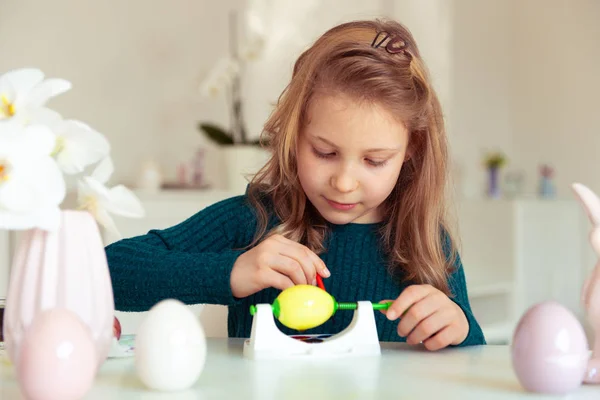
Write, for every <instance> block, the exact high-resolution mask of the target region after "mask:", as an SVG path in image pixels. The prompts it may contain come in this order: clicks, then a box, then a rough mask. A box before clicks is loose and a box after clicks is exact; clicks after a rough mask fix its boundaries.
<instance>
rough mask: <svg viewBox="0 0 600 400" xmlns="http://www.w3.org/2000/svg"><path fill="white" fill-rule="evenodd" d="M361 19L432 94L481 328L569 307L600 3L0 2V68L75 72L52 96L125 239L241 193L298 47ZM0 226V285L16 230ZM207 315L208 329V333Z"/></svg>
mask: <svg viewBox="0 0 600 400" xmlns="http://www.w3.org/2000/svg"><path fill="white" fill-rule="evenodd" d="M374 17H387V18H393V19H396V20H398V21H399V22H402V23H403V24H405V25H407V26H408V27H409V29H410V30H411V31H412V32H413V34H414V36H415V38H416V41H417V43H418V45H419V46H420V49H421V52H422V54H423V56H424V59H425V61H426V62H427V64H428V66H429V69H430V71H431V75H432V77H433V82H434V85H435V87H436V89H437V91H438V94H439V96H440V98H441V101H442V105H443V108H444V112H445V117H446V122H447V129H448V136H449V142H450V150H451V156H452V174H451V175H452V186H451V188H450V189H451V190H450V192H449V193H450V196H451V197H452V200H453V203H454V204H455V211H456V220H457V222H458V228H459V230H458V232H459V234H460V238H461V254H462V256H463V261H464V264H465V269H466V271H467V278H468V282H469V290H470V295H471V298H472V304H473V308H474V310H475V312H476V315H477V317H478V318H479V319H480V321H482V324H484V325H485V331H486V335H487V336H488V339H489V340H490V341H491V342H498V343H506V342H507V341H509V340H510V335H511V332H512V330H513V329H514V324H515V322H516V321H517V320H518V318H519V317H520V316H521V315H522V314H523V312H524V311H525V310H526V309H527V307H529V306H530V305H532V304H534V303H536V302H538V301H542V300H546V299H555V300H558V301H560V302H561V303H562V304H564V305H565V306H567V307H569V308H570V309H571V310H572V311H573V312H575V313H576V314H577V316H578V317H580V318H581V319H582V321H584V319H585V318H584V313H583V310H582V308H581V306H580V304H579V294H580V288H581V285H582V283H583V280H584V278H585V277H586V276H587V274H588V273H589V271H590V269H591V268H592V267H593V265H594V263H595V256H594V255H593V254H592V253H591V250H590V249H589V245H588V242H587V232H588V231H589V229H590V225H589V222H588V221H587V219H586V218H585V215H584V214H583V212H582V211H581V207H580V206H579V204H578V203H576V201H575V199H574V196H573V195H572V192H571V189H570V185H571V183H573V182H581V183H584V184H586V185H588V186H589V187H590V188H592V189H593V190H595V191H598V192H600V178H599V177H598V171H600V157H599V156H600V151H599V149H600V113H599V112H597V110H596V107H598V105H599V101H598V95H599V94H600V73H599V72H598V71H599V69H598V65H599V64H600V45H599V42H600V24H598V20H599V19H600V1H598V0H486V1H480V0H369V1H367V0H362V1H361V0H324V1H316V0H306V1H303V2H299V1H291V0H286V1H283V0H279V1H275V0H245V1H244V0H221V1H218V2H215V1H208V0H171V1H168V2H167V1H155V0H150V1H149V0H128V1H117V0H104V1H102V2H82V1H76V0H54V1H52V2H47V1H42V0H0V54H1V57H0V73H2V72H6V71H8V70H11V69H15V68H20V67H26V66H31V67H37V68H40V69H42V70H43V71H44V72H46V74H47V76H48V77H60V78H64V79H67V80H69V81H71V82H72V83H73V90H72V91H70V92H68V93H67V94H65V95H63V96H60V97H58V98H57V99H55V100H52V103H51V106H52V107H53V108H55V109H56V110H57V111H59V112H61V114H62V115H63V116H65V117H66V118H76V119H80V120H82V121H85V122H87V123H89V124H90V125H91V126H92V127H94V128H95V129H97V130H98V131H100V132H102V133H103V134H105V135H106V136H107V138H108V139H109V141H110V143H111V145H112V156H113V160H114V164H115V173H114V175H113V177H112V179H111V183H112V184H117V183H123V184H126V185H128V186H129V187H131V188H133V189H135V190H136V193H137V194H138V195H139V196H140V198H141V199H142V201H143V202H144V205H145V206H146V209H147V215H148V216H147V218H145V219H144V220H133V221H132V220H119V221H117V222H118V224H119V227H120V228H121V231H122V233H123V235H124V236H131V235H136V234H141V233H145V232H146V231H147V230H148V229H150V228H161V227H166V226H170V225H173V224H175V223H177V222H179V221H181V220H183V219H185V218H186V217H187V216H189V215H191V214H193V213H194V212H196V211H198V210H199V209H201V208H202V207H205V206H206V205H209V204H212V203H213V202H215V201H219V200H220V199H222V198H225V197H228V196H230V195H234V194H238V193H241V192H243V190H244V188H245V181H244V180H243V176H242V173H245V172H248V173H251V172H252V171H254V170H256V168H258V167H260V165H261V163H263V162H264V160H265V159H266V157H267V156H268V155H266V154H265V153H264V152H261V150H260V149H259V147H258V146H256V145H254V144H253V142H254V141H255V140H256V139H257V138H258V136H259V134H260V132H261V129H262V125H263V123H264V121H265V120H266V118H267V117H268V115H269V113H270V111H271V110H272V107H273V104H274V103H275V102H276V101H277V97H278V96H279V94H280V93H281V91H282V90H283V89H284V87H285V86H286V84H287V82H288V80H289V78H290V75H291V69H292V66H293V62H294V61H295V59H296V57H297V56H298V55H299V54H300V52H301V51H302V50H303V49H305V48H306V47H307V46H309V45H310V44H311V43H312V42H313V41H314V40H315V39H316V38H317V37H318V36H319V35H320V34H322V33H323V32H324V31H325V30H327V29H329V28H330V27H332V26H334V25H336V24H338V23H341V22H344V21H348V20H354V19H362V18H374ZM234 110H237V111H234ZM240 110H241V112H240ZM241 127H243V130H244V132H245V140H242V139H241V131H242V129H241ZM231 137H233V141H234V144H231V143H230V141H231V139H230V138H231ZM0 238H1V239H2V240H0V297H2V295H3V294H4V292H5V286H6V281H7V279H8V273H9V267H8V266H9V265H10V259H11V254H12V252H13V247H14V242H15V239H14V238H11V236H10V235H8V234H4V233H3V236H0ZM112 240H115V238H110V237H106V241H107V243H109V242H110V241H112ZM202 312H203V313H204V312H206V313H208V312H209V311H206V310H204V311H202ZM220 312H222V310H221V311H220ZM215 315H216V314H215ZM219 315H220V314H219ZM205 318H208V317H206V316H205ZM211 318H212V317H211ZM215 318H217V319H218V318H221V317H219V316H217V317H215ZM211 321H213V320H212V319H211ZM215 321H216V320H215ZM219 321H221V322H214V325H215V328H214V329H213V328H209V329H208V330H209V334H210V333H211V332H212V333H213V334H214V335H220V334H222V333H223V332H224V328H223V325H219V324H222V320H219ZM209 324H213V322H210V323H209ZM124 325H125V330H127V329H131V330H134V329H135V322H131V323H130V324H129V323H128V322H126V323H125V324H124ZM211 326H212V325H211ZM211 329H213V330H211Z"/></svg>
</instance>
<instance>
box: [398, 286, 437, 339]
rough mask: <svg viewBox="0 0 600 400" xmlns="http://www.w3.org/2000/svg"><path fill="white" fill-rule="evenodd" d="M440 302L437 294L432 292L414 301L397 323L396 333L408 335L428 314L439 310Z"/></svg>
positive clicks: (403, 335)
mask: <svg viewBox="0 0 600 400" xmlns="http://www.w3.org/2000/svg"><path fill="white" fill-rule="evenodd" d="M440 306H441V304H439V302H438V301H437V296H434V295H433V293H430V294H429V295H427V296H425V297H423V298H422V299H420V300H418V301H417V302H416V303H414V304H413V305H412V306H410V308H409V309H408V310H407V311H406V312H405V313H404V315H403V316H402V317H401V318H400V323H398V335H400V336H402V337H408V335H409V334H410V333H411V332H412V331H413V329H415V328H416V327H417V325H419V323H421V321H423V320H425V319H426V318H428V317H429V316H431V315H433V314H434V313H435V312H436V311H438V310H439V308H440Z"/></svg>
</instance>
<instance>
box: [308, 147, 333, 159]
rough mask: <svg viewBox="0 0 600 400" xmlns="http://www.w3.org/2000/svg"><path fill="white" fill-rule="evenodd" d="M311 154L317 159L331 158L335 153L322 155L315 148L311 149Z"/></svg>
mask: <svg viewBox="0 0 600 400" xmlns="http://www.w3.org/2000/svg"><path fill="white" fill-rule="evenodd" d="M313 153H315V155H316V156H317V157H319V158H331V157H333V156H335V153H323V152H321V151H319V150H317V149H315V148H313Z"/></svg>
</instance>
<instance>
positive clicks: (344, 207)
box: [327, 199, 356, 211]
mask: <svg viewBox="0 0 600 400" xmlns="http://www.w3.org/2000/svg"><path fill="white" fill-rule="evenodd" d="M327 202H328V203H329V205H330V206H331V207H333V208H335V209H336V210H342V211H348V210H351V209H353V208H354V207H355V206H356V203H353V204H345V203H338V202H337V201H333V200H329V199H327Z"/></svg>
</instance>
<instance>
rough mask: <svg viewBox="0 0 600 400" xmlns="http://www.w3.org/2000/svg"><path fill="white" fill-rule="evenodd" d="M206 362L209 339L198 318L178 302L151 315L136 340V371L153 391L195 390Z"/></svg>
mask: <svg viewBox="0 0 600 400" xmlns="http://www.w3.org/2000/svg"><path fill="white" fill-rule="evenodd" d="M205 361H206V337H205V334H204V330H203V328H202V325H201V324H200V321H199V319H198V317H197V316H196V315H194V313H193V312H192V311H191V310H190V309H189V308H188V307H187V306H186V305H184V304H183V303H181V302H180V301H177V300H172V299H169V300H163V301H161V302H159V303H157V304H156V305H155V306H154V307H152V308H151V309H150V311H148V314H147V315H146V316H145V318H144V320H143V321H142V323H141V324H140V326H139V328H138V332H137V335H136V339H135V368H136V372H137V375H138V377H139V378H140V380H141V381H142V382H143V383H144V384H145V385H146V386H147V387H148V388H150V389H153V390H159V391H178V390H184V389H187V388H189V387H190V386H192V385H193V384H194V383H195V382H196V380H197V379H198V378H199V377H200V374H201V373H202V370H203V368H204V363H205Z"/></svg>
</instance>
